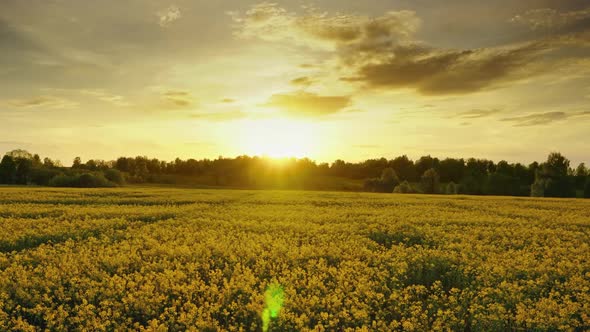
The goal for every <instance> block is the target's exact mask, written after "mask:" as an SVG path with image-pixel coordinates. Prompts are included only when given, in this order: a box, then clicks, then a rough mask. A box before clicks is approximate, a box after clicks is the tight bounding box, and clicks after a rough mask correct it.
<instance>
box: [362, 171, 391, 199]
mask: <svg viewBox="0 0 590 332" xmlns="http://www.w3.org/2000/svg"><path fill="white" fill-rule="evenodd" d="M398 183H399V178H398V177H397V174H396V173H395V171H394V170H393V168H391V167H388V168H385V169H384V170H383V171H382V172H381V177H380V178H378V179H375V178H373V179H367V180H366V181H365V190H367V191H371V192H378V193H391V192H393V189H394V188H395V186H396V185H397V184H398Z"/></svg>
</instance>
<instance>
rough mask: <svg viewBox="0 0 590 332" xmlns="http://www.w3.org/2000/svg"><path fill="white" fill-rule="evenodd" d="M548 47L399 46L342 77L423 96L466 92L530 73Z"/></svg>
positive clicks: (535, 44) (346, 79)
mask: <svg viewBox="0 0 590 332" xmlns="http://www.w3.org/2000/svg"><path fill="white" fill-rule="evenodd" d="M547 50H548V47H547V46H545V45H542V44H539V43H527V44H525V45H521V46H517V47H512V48H482V49H473V50H448V51H445V50H438V49H429V48H425V47H423V46H419V45H406V46H398V47H395V48H393V49H392V50H391V55H389V56H388V57H387V58H382V59H375V60H374V61H372V62H369V63H368V64H362V65H360V67H359V68H358V69H357V75H356V76H352V77H344V78H343V80H345V81H351V82H361V83H363V84H365V85H366V86H367V87H370V88H382V89H383V88H385V89H401V88H411V89H415V90H417V91H418V92H419V93H421V94H424V95H443V94H465V93H471V92H477V91H480V90H482V89H484V88H489V87H493V86H494V85H499V84H500V83H503V82H509V81H515V80H518V79H521V78H523V77H528V76H530V74H531V72H530V71H527V69H528V68H529V67H528V65H529V64H531V63H532V62H534V60H535V59H537V58H538V57H539V56H540V55H542V54H543V53H544V52H546V51H547Z"/></svg>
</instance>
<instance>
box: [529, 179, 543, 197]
mask: <svg viewBox="0 0 590 332" xmlns="http://www.w3.org/2000/svg"><path fill="white" fill-rule="evenodd" d="M531 197H545V183H544V182H543V181H542V180H540V181H535V182H534V183H533V184H531Z"/></svg>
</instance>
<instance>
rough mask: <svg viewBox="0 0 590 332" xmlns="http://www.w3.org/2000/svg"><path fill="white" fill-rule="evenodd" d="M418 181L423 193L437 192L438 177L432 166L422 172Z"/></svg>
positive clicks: (438, 189)
mask: <svg viewBox="0 0 590 332" xmlns="http://www.w3.org/2000/svg"><path fill="white" fill-rule="evenodd" d="M420 183H421V186H422V192H424V193H425V194H437V193H438V192H439V191H440V188H439V187H440V177H439V176H438V173H437V172H436V170H435V169H434V168H431V169H429V170H427V171H426V172H424V174H423V175H422V177H421V179H420Z"/></svg>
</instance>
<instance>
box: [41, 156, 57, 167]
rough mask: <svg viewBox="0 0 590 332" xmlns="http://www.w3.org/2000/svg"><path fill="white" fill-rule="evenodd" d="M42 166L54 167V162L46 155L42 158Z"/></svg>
mask: <svg viewBox="0 0 590 332" xmlns="http://www.w3.org/2000/svg"><path fill="white" fill-rule="evenodd" d="M43 166H44V167H47V168H51V167H55V163H54V162H53V160H51V159H49V158H48V157H45V158H43Z"/></svg>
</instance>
